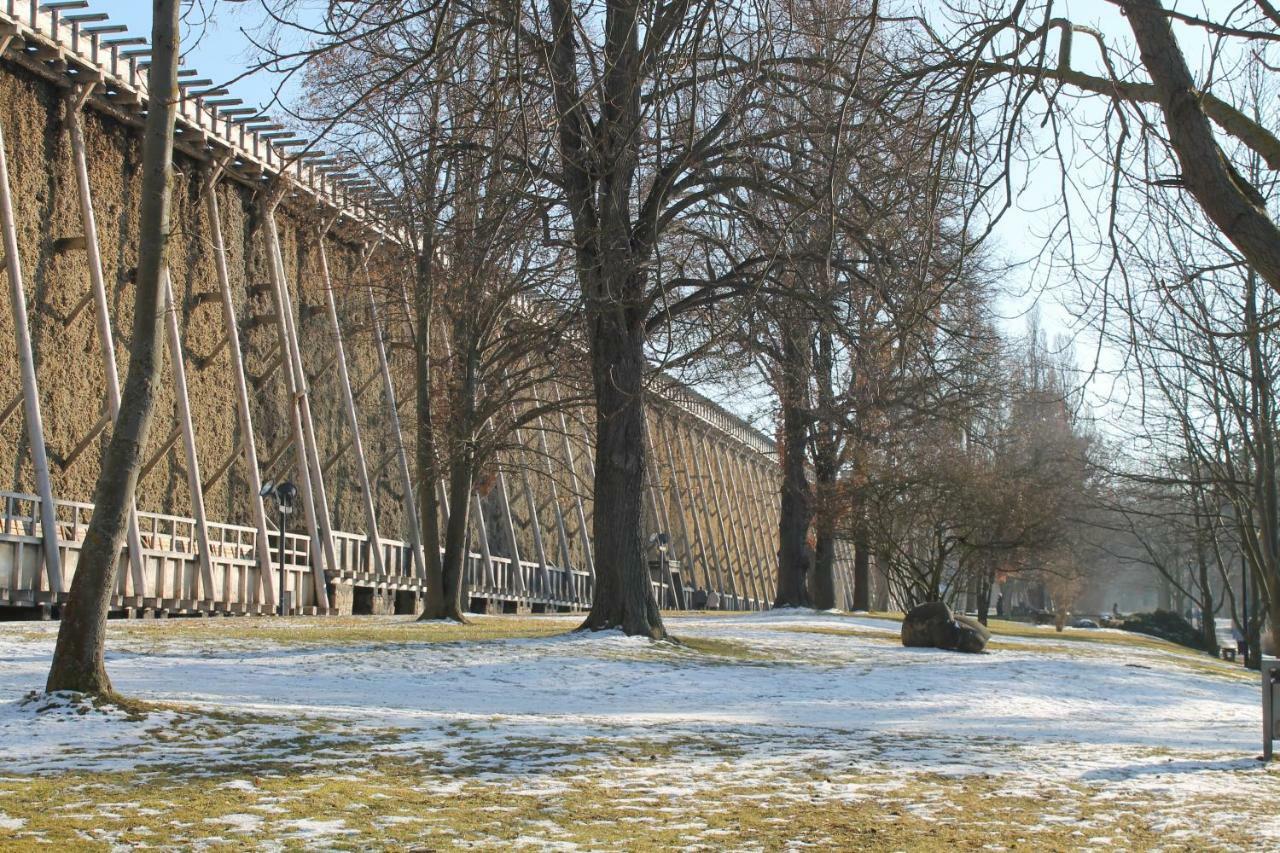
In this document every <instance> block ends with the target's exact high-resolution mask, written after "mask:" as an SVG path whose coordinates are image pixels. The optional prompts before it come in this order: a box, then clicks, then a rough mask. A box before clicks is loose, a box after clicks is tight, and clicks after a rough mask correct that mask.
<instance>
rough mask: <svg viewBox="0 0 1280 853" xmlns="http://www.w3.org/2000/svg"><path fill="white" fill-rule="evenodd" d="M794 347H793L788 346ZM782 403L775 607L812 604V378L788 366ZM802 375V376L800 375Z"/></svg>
mask: <svg viewBox="0 0 1280 853" xmlns="http://www.w3.org/2000/svg"><path fill="white" fill-rule="evenodd" d="M787 348H788V349H791V347H790V346H788V347H787ZM782 372H783V384H784V386H787V387H785V388H784V393H783V394H782V395H780V396H781V404H782V496H781V507H780V512H779V514H778V591H777V595H776V597H775V598H774V602H773V606H774V607H808V606H809V603H810V599H809V591H808V585H807V583H806V578H805V576H806V574H807V573H808V569H809V544H808V538H809V526H810V524H811V523H812V522H813V489H812V487H811V486H810V484H809V475H808V473H807V472H806V471H805V449H806V445H807V442H808V438H809V414H808V411H807V406H804V402H805V401H806V400H807V391H808V379H807V376H805V375H804V374H803V372H801V371H797V370H795V369H794V367H792V368H790V369H789V368H788V366H787V365H784V366H783V368H782ZM797 374H799V375H797Z"/></svg>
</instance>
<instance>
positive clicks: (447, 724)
mask: <svg viewBox="0 0 1280 853" xmlns="http://www.w3.org/2000/svg"><path fill="white" fill-rule="evenodd" d="M576 624H577V619H576V618H573V617H489V618H482V617H478V618H477V622H476V624H475V625H473V626H467V627H455V626H443V625H418V624H415V623H413V622H412V621H411V620H410V619H409V618H408V617H358V618H350V619H336V618H328V619H325V618H317V619H290V620H276V619H208V620H182V621H179V620H170V621H157V622H132V623H124V622H118V623H112V632H111V641H110V645H109V652H108V669H109V671H110V673H111V676H112V678H113V680H114V682H115V685H116V687H117V689H118V690H120V691H121V692H122V693H123V694H125V695H127V696H129V697H131V698H133V699H136V700H139V701H138V702H137V703H136V704H130V705H129V706H127V707H124V708H116V707H109V708H86V707H83V706H74V705H68V704H67V703H66V702H65V701H60V700H59V699H58V697H43V696H36V697H29V696H28V694H30V693H31V691H33V690H35V689H37V688H39V687H40V686H42V685H43V682H44V676H45V673H46V670H47V667H48V661H49V655H50V652H51V649H52V646H53V639H54V635H55V632H56V625H52V624H39V623H8V624H0V760H2V763H0V849H26V848H27V847H36V846H38V845H39V844H40V843H41V842H45V843H55V844H60V845H62V846H66V845H67V844H68V843H71V844H73V845H77V846H92V845H93V844H94V843H96V844H99V845H100V846H102V847H104V848H106V847H112V846H115V845H120V844H125V845H136V846H148V845H150V846H155V847H162V848H169V847H175V846H176V847H184V848H186V847H201V848H203V847H220V846H225V847H227V848H244V847H266V848H272V849H279V848H281V847H284V848H289V847H305V848H326V849H329V848H339V849H348V848H350V849H363V848H368V847H370V846H375V847H377V846H388V847H408V848H417V849H424V850H425V849H442V848H452V847H455V846H457V847H479V848H486V849H520V848H527V849H557V850H578V849H592V850H596V849H652V848H655V847H680V848H686V849H704V850H705V849H722V848H730V849H768V850H773V849H784V848H788V847H793V846H799V845H812V846H817V847H820V848H831V847H841V848H857V849H889V850H894V849H952V848H955V847H962V848H981V847H984V846H986V847H989V848H991V849H1028V850H1056V849H1098V850H1101V849H1109V848H1116V849H1152V848H1161V849H1188V848H1194V849H1199V848H1204V847H1206V846H1213V847H1221V848H1228V849H1230V848H1237V849H1258V848H1260V847H1270V848H1274V847H1277V846H1280V771H1271V770H1269V769H1267V768H1265V767H1263V766H1262V765H1261V764H1260V763H1259V762H1257V761H1256V760H1255V756H1256V755H1257V753H1258V751H1259V746H1260V744H1259V729H1260V724H1259V717H1260V712H1259V698H1258V688H1257V685H1256V682H1255V681H1254V679H1253V678H1252V677H1251V675H1246V674H1245V673H1244V672H1243V671H1242V670H1241V668H1240V667H1239V666H1234V665H1229V664H1225V663H1219V662H1215V661H1212V660H1209V659H1208V658H1207V657H1206V656H1203V655H1196V654H1194V653H1190V652H1186V651H1184V650H1179V649H1175V648H1174V647H1171V646H1168V645H1166V644H1164V643H1161V642H1159V641H1155V640H1150V639H1147V638H1140V637H1134V636H1132V635H1126V634H1121V633H1118V632H1099V631H1090V632H1086V631H1068V632H1067V633H1066V634H1056V633H1055V632H1054V631H1053V630H1052V629H1048V630H1042V629H1037V628H1032V627H1029V626H1013V625H1007V624H1006V625H997V633H998V636H997V639H996V640H995V641H994V642H993V644H992V647H991V649H992V650H991V652H990V653H988V654H984V655H978V656H965V655H959V654H955V653H950V652H940V651H930V650H921V649H904V648H902V647H901V646H900V644H899V643H898V640H897V632H898V625H897V623H895V622H893V621H891V620H887V619H879V618H870V617H851V616H842V615H836V614H804V613H770V614H760V615H719V616H701V617H674V616H673V617H669V619H668V628H669V629H670V630H671V631H672V632H673V633H674V634H675V635H676V636H678V637H680V638H681V640H682V641H683V642H682V643H681V644H678V645H677V644H666V643H663V644H652V643H649V642H647V641H642V640H632V639H628V638H625V637H622V636H620V635H605V636H581V635H572V634H568V633H566V632H567V631H569V630H570V629H571V628H572V627H573V626H574V625H576Z"/></svg>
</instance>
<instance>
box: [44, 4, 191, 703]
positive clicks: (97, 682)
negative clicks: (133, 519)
mask: <svg viewBox="0 0 1280 853" xmlns="http://www.w3.org/2000/svg"><path fill="white" fill-rule="evenodd" d="M179 15H180V13H179V0H153V3H152V16H153V17H152V23H151V67H150V70H149V71H148V75H147V88H148V92H149V103H148V104H147V107H148V112H147V119H146V124H145V128H144V136H143V143H142V146H143V147H142V197H141V211H140V215H139V222H138V233H139V239H138V277H137V287H136V289H135V292H134V317H133V335H132V338H131V340H130V349H129V375H128V378H127V379H126V380H125V386H124V392H123V394H122V395H121V399H120V413H119V417H117V418H116V423H115V428H114V429H113V430H112V433H111V442H110V444H109V445H108V446H107V454H106V458H105V459H104V460H103V463H102V470H101V472H100V473H99V475H98V482H97V485H96V487H95V488H94V494H93V500H94V510H93V517H92V518H91V519H90V520H89V529H88V531H87V532H86V533H85V538H84V544H83V545H82V546H81V550H80V563H79V565H78V566H77V569H76V575H75V578H74V579H73V581H72V583H71V590H70V592H69V594H68V596H67V603H66V606H65V607H64V608H63V612H62V624H61V625H60V626H59V628H58V643H57V646H56V647H55V648H54V652H53V664H52V666H51V667H50V669H49V679H48V682H47V684H46V686H45V689H46V690H49V691H55V690H75V691H78V692H81V693H89V694H94V695H98V696H105V695H110V694H111V692H112V690H111V680H110V679H109V678H108V677H107V670H106V666H105V665H104V662H103V648H104V645H105V642H106V631H107V611H108V609H109V607H110V604H111V596H112V593H113V591H114V589H115V579H116V570H117V566H118V564H119V560H120V547H121V544H122V543H123V540H124V534H125V523H126V521H127V519H128V513H129V508H130V507H131V506H132V505H133V495H134V490H135V488H136V486H137V483H138V470H139V467H140V466H141V462H142V453H143V450H144V449H145V448H146V443H147V433H148V431H149V429H150V427H151V416H152V411H153V409H154V404H155V396H156V385H157V383H158V382H159V379H160V356H161V353H160V350H159V349H158V348H157V346H156V341H157V339H158V338H159V336H160V328H161V324H162V323H163V321H164V289H163V287H161V280H160V277H161V275H162V274H163V271H164V265H165V252H166V249H167V246H168V241H169V183H170V176H171V174H172V171H173V125H174V119H175V115H176V111H177V100H178V97H177V96H178V91H177V90H178V77H177V72H178V59H179V55H178V32H179V30H178V26H179ZM46 534H48V535H52V532H51V531H46Z"/></svg>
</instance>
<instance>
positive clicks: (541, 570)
mask: <svg viewBox="0 0 1280 853" xmlns="http://www.w3.org/2000/svg"><path fill="white" fill-rule="evenodd" d="M503 386H504V387H506V379H505V377H504V378H503ZM511 414H512V418H513V419H515V418H516V417H517V412H516V408H515V403H512V404H511ZM515 439H516V444H518V445H520V447H521V448H524V447H525V443H524V430H522V429H521V428H520V427H516V428H515ZM526 456H527V452H522V453H521V454H520V490H521V493H522V494H523V497H524V502H525V506H526V507H528V510H529V529H530V531H532V533H533V550H534V554H535V555H536V556H537V558H538V577H539V579H540V581H541V583H542V595H543V597H544V598H546V599H548V601H549V600H550V599H551V574H550V572H549V571H548V570H547V549H546V546H545V545H544V544H543V541H542V519H540V518H538V502H537V501H536V500H535V499H534V497H533V487H532V486H531V485H530V483H529V467H528V465H526V464H525V460H526ZM512 535H513V537H514V533H513V534H512Z"/></svg>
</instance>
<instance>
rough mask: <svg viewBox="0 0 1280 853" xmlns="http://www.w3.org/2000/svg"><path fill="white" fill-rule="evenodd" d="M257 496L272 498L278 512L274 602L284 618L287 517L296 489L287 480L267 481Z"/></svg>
mask: <svg viewBox="0 0 1280 853" xmlns="http://www.w3.org/2000/svg"><path fill="white" fill-rule="evenodd" d="M258 494H259V495H261V496H262V497H264V498H274V499H275V502H276V509H278V510H279V511H280V594H279V596H278V597H277V601H276V612H277V613H279V615H281V616H284V615H285V610H284V581H285V575H284V554H285V539H286V537H287V535H288V532H289V529H288V527H289V516H290V515H292V514H293V503H294V501H296V500H297V499H298V487H297V486H295V485H294V484H293V483H290V482H289V481H288V480H281V481H280V482H279V483H272V482H271V481H270V480H268V481H267V482H266V483H265V484H264V485H263V486H262V491H260V492H259V493H258Z"/></svg>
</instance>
